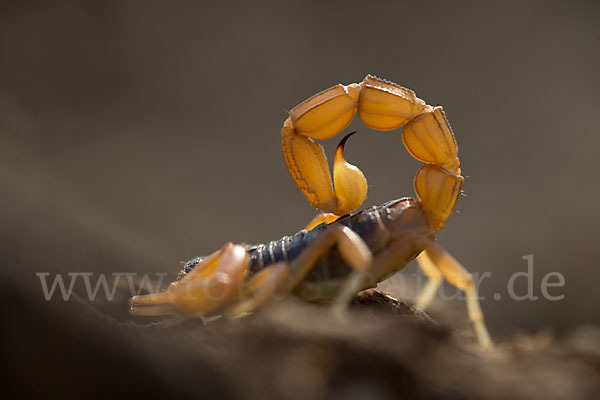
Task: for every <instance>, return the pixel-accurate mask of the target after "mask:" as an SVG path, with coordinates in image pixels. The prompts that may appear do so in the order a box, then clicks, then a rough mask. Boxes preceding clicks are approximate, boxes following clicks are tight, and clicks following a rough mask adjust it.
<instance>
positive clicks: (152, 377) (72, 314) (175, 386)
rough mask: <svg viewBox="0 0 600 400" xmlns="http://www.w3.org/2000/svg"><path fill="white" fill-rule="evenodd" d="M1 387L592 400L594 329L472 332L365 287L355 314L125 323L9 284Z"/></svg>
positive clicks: (111, 393)
mask: <svg viewBox="0 0 600 400" xmlns="http://www.w3.org/2000/svg"><path fill="white" fill-rule="evenodd" d="M0 286H2V288H1V290H0V294H1V295H2V297H3V298H2V299H1V301H0V304H2V309H3V310H2V315H3V329H2V333H1V335H2V338H1V339H2V340H1V342H0V343H2V346H3V350H2V360H3V364H4V366H5V368H6V369H5V371H7V372H8V373H6V372H5V373H4V376H3V377H4V379H6V382H5V383H4V384H3V385H2V386H3V388H4V389H3V391H4V393H7V394H8V397H5V398H11V397H19V398H40V397H44V398H56V397H60V398H72V397H77V398H84V397H85V398H107V397H112V398H124V397H125V396H127V397H132V398H144V397H146V398H147V397H152V398H154V397H157V396H158V397H162V398H166V397H169V398H213V397H218V398H225V399H226V398H232V399H238V398H241V399H253V398H261V399H265V398H287V399H307V398H310V399H326V398H327V399H362V398H368V399H392V398H394V399H398V398H411V399H415V398H419V399H509V398H510V399H545V400H552V399H560V400H565V399H595V398H598V397H597V396H598V393H600V329H598V328H596V327H581V328H578V329H574V330H572V331H570V332H568V333H567V334H565V335H563V336H561V337H553V336H552V335H550V334H548V333H543V332H542V333H538V334H535V335H525V334H513V335H509V336H505V337H500V338H496V349H495V350H494V351H483V350H482V349H480V348H479V347H478V346H476V345H475V343H474V341H473V338H472V337H469V336H468V335H467V334H459V333H456V332H454V331H453V330H452V329H450V328H449V327H446V326H443V325H441V324H439V323H437V322H435V321H434V320H433V319H431V318H430V317H429V316H428V315H426V314H424V313H422V312H420V311H418V310H415V309H414V308H412V307H411V306H410V305H408V304H405V303H403V302H400V301H397V300H394V299H392V298H391V297H389V296H387V295H385V294H383V293H381V292H378V291H366V292H363V293H361V294H360V295H359V296H358V297H357V298H356V299H355V301H354V305H353V307H352V310H351V313H350V314H349V318H347V319H345V320H336V319H333V318H332V317H331V314H330V313H329V312H328V309H327V307H325V306H319V305H308V304H303V303H300V302H297V301H293V300H285V301H281V302H278V303H275V304H271V305H270V306H268V307H267V308H264V309H262V310H260V311H259V312H257V313H256V314H254V315H251V316H248V317H245V318H239V319H233V320H230V319H215V320H211V321H206V320H204V321H203V320H201V319H199V318H192V319H190V318H181V317H180V318H169V319H152V320H149V319H135V320H133V319H131V318H129V317H127V316H126V314H124V313H123V312H122V311H123V307H122V304H120V303H119V302H117V305H115V306H113V307H114V308H110V307H106V306H98V305H96V304H88V303H86V302H84V301H78V300H73V299H72V300H71V301H69V302H66V303H65V302H60V303H45V302H41V301H40V302H38V301H37V300H36V299H35V298H34V297H31V296H30V295H29V293H28V292H27V291H25V290H20V289H19V288H18V287H17V286H16V285H15V284H14V282H11V281H3V282H2V283H0Z"/></svg>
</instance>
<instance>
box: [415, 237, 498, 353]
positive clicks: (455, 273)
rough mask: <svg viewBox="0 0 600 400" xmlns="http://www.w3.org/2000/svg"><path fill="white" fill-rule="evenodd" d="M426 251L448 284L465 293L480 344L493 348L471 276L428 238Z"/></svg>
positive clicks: (468, 309)
mask: <svg viewBox="0 0 600 400" xmlns="http://www.w3.org/2000/svg"><path fill="white" fill-rule="evenodd" d="M424 242H425V250H426V251H427V255H428V256H429V258H430V259H431V262H432V263H433V265H435V266H436V267H437V269H438V270H439V271H440V272H441V274H442V275H443V276H444V278H446V280H447V281H448V282H450V283H451V284H452V285H454V286H456V287H457V288H459V289H461V290H462V291H464V292H465V295H466V301H467V311H468V313H469V318H470V319H471V322H472V323H473V327H474V328H475V333H476V335H477V339H478V340H479V344H481V345H482V346H483V347H492V341H491V339H490V334H489V333H488V331H487V328H486V327H485V323H484V321H483V313H482V312H481V307H480V306H479V299H478V297H477V290H476V288H475V285H474V284H473V277H472V276H471V274H470V273H469V272H468V271H467V270H466V269H465V268H464V267H463V266H462V265H461V264H460V263H459V262H458V261H456V260H455V259H454V257H452V256H451V255H450V254H449V253H448V252H447V251H446V250H444V249H443V248H441V247H440V246H439V245H438V244H437V243H435V242H434V241H433V240H430V239H428V238H424Z"/></svg>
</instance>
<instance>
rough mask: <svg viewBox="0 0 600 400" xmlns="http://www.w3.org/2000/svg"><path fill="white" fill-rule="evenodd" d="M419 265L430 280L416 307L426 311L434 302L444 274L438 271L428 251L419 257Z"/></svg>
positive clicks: (418, 298) (422, 291)
mask: <svg viewBox="0 0 600 400" xmlns="http://www.w3.org/2000/svg"><path fill="white" fill-rule="evenodd" d="M417 263H418V264H419V267H420V268H421V270H422V271H423V273H424V274H425V275H426V276H427V278H428V280H427V284H426V285H425V287H424V288H423V290H421V293H419V296H418V297H417V303H416V304H415V305H416V306H417V308H419V309H421V310H425V309H426V308H427V307H428V306H429V304H430V303H431V300H433V297H434V296H435V294H436V292H437V290H438V288H439V287H440V284H441V283H442V273H441V272H440V271H439V270H438V269H437V267H436V266H435V264H433V261H431V258H429V256H428V255H427V251H425V250H423V251H422V252H421V254H419V255H418V256H417Z"/></svg>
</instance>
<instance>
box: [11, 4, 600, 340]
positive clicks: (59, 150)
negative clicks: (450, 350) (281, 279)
mask: <svg viewBox="0 0 600 400" xmlns="http://www.w3.org/2000/svg"><path fill="white" fill-rule="evenodd" d="M599 11H600V10H599V7H598V3H595V2H591V1H590V2H577V1H572V2H561V1H528V2H521V1H517V2H510V1H508V2H507V1H503V2H480V1H472V2H442V1H440V2H437V1H433V2H399V1H394V2H392V1H390V2H370V3H368V4H367V3H366V2H354V1H293V2H289V1H278V2H272V3H271V4H269V5H267V4H263V3H260V2H238V3H237V4H235V3H226V2H208V1H205V2H199V1H198V2H167V1H163V2H161V1H148V0H146V1H122V0H119V1H104V2H83V1H53V2H45V1H37V2H19V1H6V0H5V1H3V2H2V3H0V185H1V188H2V195H1V196H0V210H1V211H0V243H1V245H0V260H1V261H2V268H3V269H4V272H7V273H9V274H12V275H15V276H17V277H18V279H19V280H20V282H22V283H23V284H24V285H27V286H28V287H30V288H31V290H32V293H36V294H39V295H41V287H40V281H39V279H38V278H37V277H36V276H35V273H36V272H50V273H52V274H53V273H57V272H62V273H66V272H88V271H89V272H95V273H100V272H104V273H113V272H139V273H154V272H169V273H172V274H174V273H175V272H176V271H177V269H178V262H179V261H182V260H187V259H189V258H192V257H194V256H196V255H201V254H206V253H209V252H211V251H213V250H215V249H216V248H218V247H220V246H221V245H222V244H223V243H224V242H226V241H234V242H241V241H245V242H250V243H256V242H262V241H268V240H271V239H275V238H278V237H280V236H282V235H283V234H290V233H293V232H295V231H297V230H298V229H299V228H300V227H302V226H303V225H304V224H305V223H306V222H307V221H308V220H309V219H310V218H311V217H312V215H313V214H314V212H313V211H312V210H311V209H310V208H309V206H308V204H307V202H306V201H305V200H304V198H303V197H302V196H301V194H300V193H299V191H298V190H297V189H296V187H295V185H294V183H293V182H292V180H291V179H290V177H289V175H288V172H287V170H286V169H285V166H284V163H283V160H282V156H281V153H280V150H279V130H280V127H281V124H282V122H283V120H284V119H285V118H286V111H285V110H286V109H290V108H291V107H293V106H294V105H296V104H297V103H298V102H300V101H302V100H304V99H305V98H307V97H309V96H310V95H312V94H314V93H316V92H318V91H320V90H322V89H325V88H327V87H329V86H331V85H333V84H336V83H338V82H342V83H350V82H359V81H360V80H362V78H363V77H364V75H366V74H367V73H371V74H375V75H378V76H381V77H384V78H386V79H389V80H392V81H395V82H398V83H400V84H402V85H404V86H407V87H409V88H412V89H414V90H415V91H416V92H417V95H418V96H419V97H421V98H423V99H425V100H426V101H427V102H428V103H429V104H433V105H437V104H440V105H443V106H444V108H445V110H446V113H447V116H448V118H449V120H450V122H451V124H452V127H453V129H454V131H455V134H456V137H457V140H458V143H459V146H460V157H461V160H462V167H463V174H464V175H465V176H466V177H467V179H466V182H465V185H464V190H465V192H466V194H467V197H462V198H461V199H460V201H459V204H458V211H459V213H456V214H454V215H453V216H452V217H451V219H450V220H449V221H448V224H447V226H446V228H445V230H443V231H442V232H441V234H440V235H439V241H440V243H441V244H442V245H443V246H445V247H446V248H447V249H448V250H450V251H451V252H452V253H453V254H454V255H455V256H456V257H457V258H458V259H459V260H460V261H462V262H463V263H464V265H465V266H467V268H469V269H470V270H471V271H473V272H479V273H482V272H484V271H490V272H491V273H492V278H490V279H487V280H485V281H484V282H483V283H482V285H481V287H480V291H481V294H482V296H484V297H486V300H484V301H483V308H484V311H485V312H486V316H487V319H488V321H489V324H490V327H491V329H492V330H493V331H494V332H496V333H497V332H501V331H503V330H506V329H511V328H520V329H527V330H534V329H540V328H543V327H550V328H555V329H559V330H561V329H564V328H566V327H569V326H574V325H578V324H583V323H596V324H598V323H600V313H598V312H597V304H598V300H597V297H596V294H597V292H598V290H597V287H598V281H599V278H600V272H599V267H600V265H599V261H600V250H599V246H598V243H597V240H598V234H597V232H596V228H597V226H598V224H599V222H600V212H599V211H598V206H597V204H598V195H599V194H600V188H599V178H598V166H597V165H598V163H597V152H598V148H599V146H600V137H599V135H598V118H597V113H598V109H599V106H600V102H599V96H598V93H599V91H600V85H599V83H600V79H599V78H598V71H600V58H599V50H600V29H599V21H600V19H599V17H600V14H599ZM350 128H354V129H358V130H359V132H360V133H361V134H360V135H356V136H355V137H353V138H352V140H351V141H350V142H349V144H348V146H347V152H346V156H347V158H348V160H349V161H350V162H352V163H355V164H356V165H358V166H360V167H361V169H362V170H363V171H364V172H365V174H366V176H367V177H368V179H369V184H370V188H369V189H370V192H369V198H368V199H367V202H366V203H365V206H368V205H372V204H378V203H381V202H383V201H386V200H389V199H392V198H395V197H400V196H403V195H412V193H413V191H412V178H413V176H414V174H415V172H416V171H417V169H418V167H419V163H418V162H416V161H414V160H413V159H412V158H411V157H410V156H409V155H408V154H407V152H406V150H405V149H404V148H403V146H402V141H401V137H400V135H399V134H396V133H374V132H372V131H370V130H369V129H368V128H366V127H364V126H362V125H361V124H360V122H358V121H355V123H353V125H352V126H351V127H350ZM338 140H339V138H335V139H332V140H330V141H328V142H327V143H326V144H325V146H326V149H327V151H328V154H330V155H331V154H332V151H333V148H334V146H335V144H336V143H337V141H338ZM529 254H533V255H534V279H533V282H534V290H535V293H534V294H535V295H537V296H540V300H539V301H515V300H511V299H509V298H508V295H507V282H508V280H509V277H510V276H511V275H512V274H514V273H515V272H519V271H525V270H526V265H527V264H526V261H525V260H523V259H522V257H523V256H526V255H529ZM413 271H414V266H412V267H411V270H409V271H407V273H408V274H411V273H412V272H413ZM551 271H558V272H560V273H562V274H563V275H564V277H565V281H566V285H565V287H563V288H551V289H550V293H551V294H552V295H561V294H564V295H565V298H564V299H563V300H561V301H555V302H552V301H547V300H543V299H541V292H540V284H541V281H542V278H543V276H544V275H545V274H546V273H548V272H551ZM171 276H172V275H171ZM51 278H52V275H51ZM517 282H518V285H517V286H516V291H517V293H518V294H523V293H525V291H526V287H525V286H526V285H525V281H524V280H517ZM495 293H500V294H501V295H502V300H500V301H495V300H493V299H492V295H493V294H495ZM461 312H462V309H461Z"/></svg>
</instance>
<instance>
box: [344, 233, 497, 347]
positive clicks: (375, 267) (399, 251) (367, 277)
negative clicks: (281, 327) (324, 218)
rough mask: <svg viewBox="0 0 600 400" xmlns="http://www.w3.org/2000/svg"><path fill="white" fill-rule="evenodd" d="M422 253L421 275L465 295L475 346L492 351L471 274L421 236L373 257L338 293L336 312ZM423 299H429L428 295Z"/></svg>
mask: <svg viewBox="0 0 600 400" xmlns="http://www.w3.org/2000/svg"><path fill="white" fill-rule="evenodd" d="M423 249H425V251H426V255H427V256H428V260H426V259H425V258H420V259H419V262H420V263H422V264H421V265H422V266H423V265H424V266H425V268H426V269H427V270H426V272H425V273H426V274H428V275H429V274H431V276H437V275H436V274H435V272H433V269H437V270H438V271H439V274H441V275H442V276H443V277H444V278H446V279H447V280H448V282H450V283H451V284H453V285H454V286H456V287H458V288H459V289H461V290H463V291H464V292H465V294H466V299H467V311H468V313H469V318H470V320H471V322H472V323H473V327H474V329H475V334H476V336H477V339H478V341H479V344H480V345H481V346H483V347H492V342H491V339H490V335H489V333H488V331H487V328H486V327H485V323H484V321H483V313H482V312H481V307H480V306H479V300H478V298H477V291H476V289H475V285H474V284H473V279H472V277H471V274H469V272H468V271H467V270H465V269H464V268H463V267H462V265H460V264H459V263H458V261H456V260H455V259H454V258H453V257H452V256H451V255H450V254H449V253H448V252H446V251H445V250H444V249H442V248H441V247H440V246H439V245H437V244H436V243H435V242H434V241H433V240H431V239H429V238H428V237H426V236H422V235H416V234H411V235H406V236H404V237H401V238H398V239H397V240H396V241H394V242H393V243H392V244H391V245H389V246H388V248H387V249H385V250H383V251H382V252H380V253H379V254H378V255H377V257H375V259H374V260H373V262H372V263H371V264H370V267H369V268H368V269H366V270H357V271H355V272H354V273H353V275H352V276H351V277H350V278H349V280H348V283H347V284H346V285H345V287H344V288H343V289H342V290H341V291H340V295H339V297H338V299H337V300H336V307H337V309H338V310H337V311H339V310H340V309H341V307H342V305H345V304H347V302H348V301H349V300H350V299H351V297H352V296H353V295H354V294H355V293H356V292H357V291H359V290H362V288H364V287H369V286H372V285H374V284H376V283H377V282H380V281H381V280H382V279H384V278H386V277H388V276H390V275H391V274H393V273H394V272H396V271H399V270H400V269H402V268H403V267H404V266H405V265H406V262H407V261H408V260H410V259H412V257H414V255H415V254H416V253H419V251H420V250H423ZM421 254H422V253H421ZM419 257H421V256H419ZM432 268H433V269H432ZM434 279H435V278H434ZM427 296H428V297H429V295H427Z"/></svg>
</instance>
